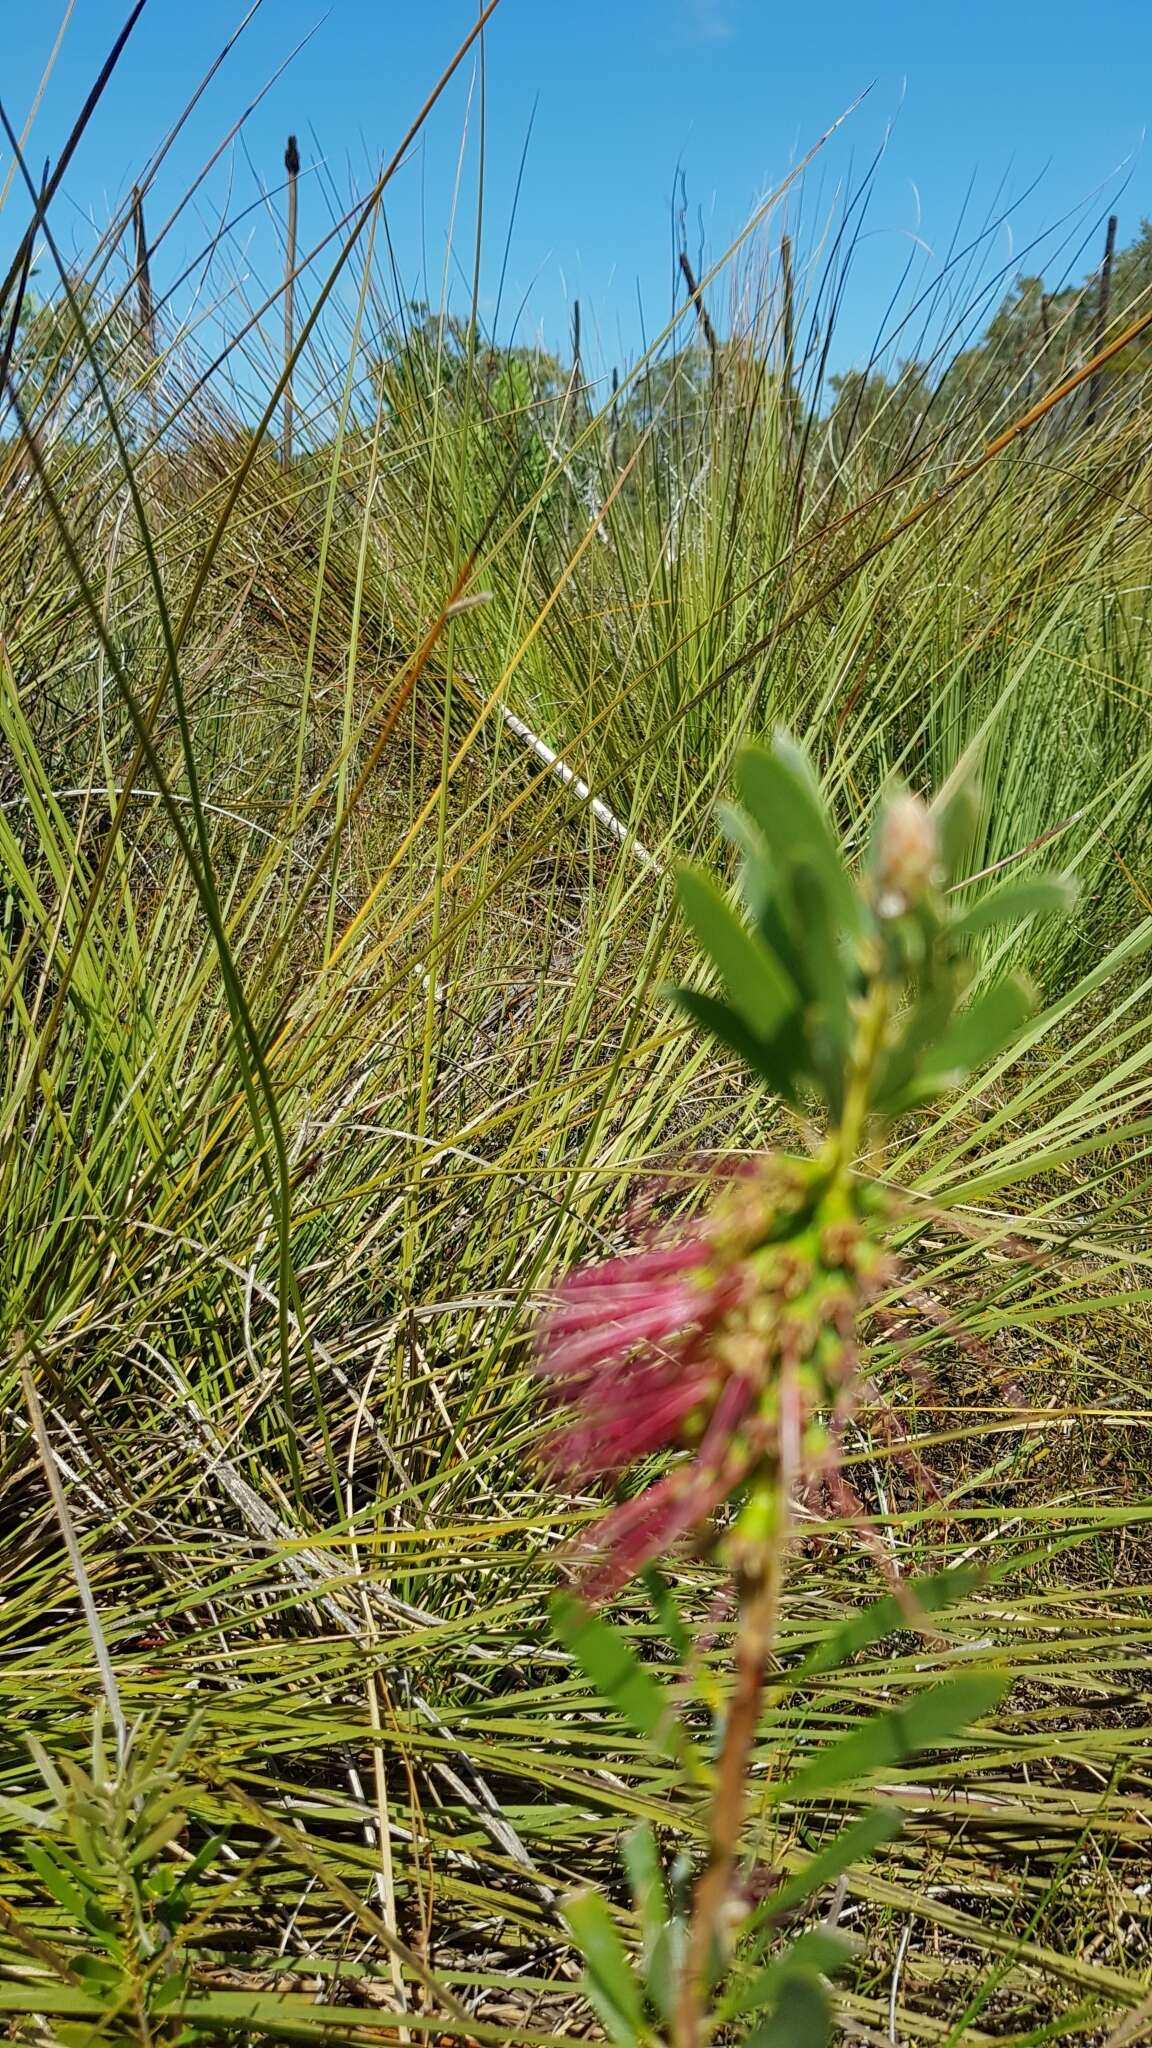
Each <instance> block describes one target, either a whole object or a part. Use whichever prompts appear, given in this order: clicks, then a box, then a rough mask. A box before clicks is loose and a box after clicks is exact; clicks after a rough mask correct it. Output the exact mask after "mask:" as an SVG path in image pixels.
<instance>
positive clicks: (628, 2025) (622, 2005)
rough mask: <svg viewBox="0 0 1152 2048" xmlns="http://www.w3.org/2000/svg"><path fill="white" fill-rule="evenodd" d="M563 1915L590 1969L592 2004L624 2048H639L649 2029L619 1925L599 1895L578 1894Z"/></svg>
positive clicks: (589, 1982)
mask: <svg viewBox="0 0 1152 2048" xmlns="http://www.w3.org/2000/svg"><path fill="white" fill-rule="evenodd" d="M563 1913H564V1918H565V1920H566V1921H567V1923H568V1929H569V1932H570V1933H571V1936H572V1939H573V1941H574V1942H575V1944H576V1946H577V1948H578V1949H579V1951H580V1953H581V1955H582V1956H583V1958H584V1962H585V1965H586V1968H587V1979H586V1983H585V1989H586V1990H587V1993H588V1999H589V2003H590V2004H592V2005H593V2006H594V2007H595V2008H596V2012H597V2014H598V2015H599V2017H600V2019H601V2020H602V2021H603V2023H604V2025H605V2026H606V2027H607V2029H608V2032H609V2034H610V2035H611V2037H612V2039H613V2041H616V2042H618V2043H619V2044H620V2048H636V2043H637V2042H639V2041H643V2040H646V2039H647V2038H648V2035H649V2029H648V2028H647V2027H646V2026H645V2024H644V2005H643V1997H642V1994H641V1990H640V1986H639V1984H638V1983H637V1981H636V1978H635V1976H634V1975H633V1971H632V1965H631V1963H630V1962H629V1961H628V1957H627V1955H626V1954H625V1951H624V1944H623V1942H622V1941H621V1939H620V1934H619V1931H618V1929H617V1926H616V1922H615V1921H614V1920H613V1918H612V1915H611V1913H610V1912H609V1911H608V1908H607V1906H606V1905H605V1903H604V1900H603V1899H602V1898H601V1896H600V1894H599V1892H577V1893H576V1895H575V1896H574V1897H573V1898H570V1899H567V1900H566V1901H565V1903H564V1907H563Z"/></svg>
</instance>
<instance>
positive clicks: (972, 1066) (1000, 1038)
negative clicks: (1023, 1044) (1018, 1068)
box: [903, 974, 1036, 1105]
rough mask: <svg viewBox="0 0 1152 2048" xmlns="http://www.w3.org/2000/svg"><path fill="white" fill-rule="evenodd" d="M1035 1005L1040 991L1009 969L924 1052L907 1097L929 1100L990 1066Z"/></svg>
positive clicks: (905, 1094) (906, 1093)
mask: <svg viewBox="0 0 1152 2048" xmlns="http://www.w3.org/2000/svg"><path fill="white" fill-rule="evenodd" d="M1035 1007H1036V995H1035V991H1034V989H1033V987H1032V985H1031V983H1030V982H1028V981H1026V980H1025V978H1024V976H1023V975H1019V974H1009V975H1006V976H1005V977H1004V979H1003V980H1002V981H997V982H995V983H993V986H992V987H991V988H990V989H987V990H985V993H984V994H983V995H982V996H977V998H976V1001H975V1002H974V1003H971V1004H970V1005H969V1007H968V1008H967V1009H966V1010H962V1011H961V1012H960V1015H959V1016H958V1017H957V1018H956V1019H955V1020H954V1022H953V1023H952V1024H951V1025H950V1026H949V1028H948V1030H947V1031H946V1032H945V1033H944V1036H943V1038H942V1039H940V1040H939V1042H938V1044H936V1045H934V1046H933V1047H932V1049H931V1051H930V1052H928V1053H927V1054H926V1055H925V1061H924V1065H923V1067H922V1068H921V1069H920V1071H919V1073H917V1074H915V1075H914V1076H913V1078H912V1080H911V1081H910V1083H909V1085H908V1087H907V1089H906V1090H905V1092H904V1097H903V1100H904V1103H905V1104H906V1105H907V1104H911V1103H914V1102H922V1101H926V1100H928V1099H929V1098H930V1097H931V1096H933V1095H937V1094H939V1093H940V1092H941V1091H942V1090H943V1089H945V1088H951V1087H954V1086H955V1085H956V1083H957V1082H958V1081H962V1080H964V1079H965V1077H966V1076H967V1075H968V1074H971V1073H974V1072H976V1070H977V1069H978V1068H980V1067H984V1066H987V1065H988V1062H989V1061H990V1060H993V1059H995V1057H996V1055H997V1053H1000V1052H1003V1050H1004V1048H1005V1046H1008V1045H1010V1044H1011V1042H1012V1040H1013V1039H1014V1038H1015V1037H1016V1035H1017V1033H1018V1032H1019V1031H1020V1030H1022V1028H1023V1026H1024V1025H1025V1024H1026V1023H1027V1022H1028V1019H1029V1017H1030V1016H1031V1015H1032V1013H1033V1011H1034V1009H1035Z"/></svg>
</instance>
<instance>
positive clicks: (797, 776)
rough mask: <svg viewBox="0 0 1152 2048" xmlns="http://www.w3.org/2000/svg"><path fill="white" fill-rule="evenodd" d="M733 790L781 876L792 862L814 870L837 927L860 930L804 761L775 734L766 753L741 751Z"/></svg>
mask: <svg viewBox="0 0 1152 2048" xmlns="http://www.w3.org/2000/svg"><path fill="white" fill-rule="evenodd" d="M735 775H736V787H737V789H738V790H739V792H740V797H741V801H742V802H743V803H744V805H745V807H746V808H747V810H748V811H749V813H750V814H751V816H752V818H753V820H754V822H755V823H756V824H757V825H758V826H759V828H760V831H761V832H762V833H763V835H764V838H765V841H766V842H767V845H768V849H769V852H770V853H771V855H772V857H773V859H774V861H775V862H776V865H777V867H778V869H779V870H780V873H781V875H782V876H783V875H789V876H790V875H791V873H792V869H793V866H794V864H795V862H796V861H798V860H804V861H807V863H808V864H809V865H810V866H811V867H812V868H814V869H815V871H816V873H817V874H818V875H819V877H820V880H821V882H822V883H823V886H824V888H825V890H826V892H827V896H828V901H829V904H830V905H831V908H832V914H833V916H834V918H835V920H836V922H837V924H838V925H841V926H842V927H843V928H844V929H845V930H847V931H850V932H855V931H857V930H858V929H859V925H860V916H861V904H860V898H859V896H858V895H857V893H856V890H855V888H854V887H853V884H852V881H851V878H850V876H849V874H848V871H847V869H846V868H845V866H844V862H843V859H842V858H841V854H840V848H839V846H838V844H837V841H836V835H835V833H834V832H833V830H832V825H831V821H830V819H829V817H828V813H827V810H826V809H825V806H824V799H823V797H822V795H821V793H820V785H819V783H818V782H817V780H816V776H815V773H814V772H813V769H812V765H811V763H810V761H809V759H808V756H807V755H806V754H805V753H804V752H803V751H802V750H801V748H799V747H798V746H797V745H796V744H795V742H794V741H793V740H790V739H788V738H786V737H785V736H784V735H783V734H780V735H779V736H778V737H777V739H776V742H775V745H774V746H773V748H772V751H771V753H769V752H768V749H767V748H766V747H746V748H744V750H743V751H742V752H741V753H740V754H739V756H738V757H737V761H736V770H735Z"/></svg>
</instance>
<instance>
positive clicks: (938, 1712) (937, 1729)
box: [772, 1673, 1007, 1801]
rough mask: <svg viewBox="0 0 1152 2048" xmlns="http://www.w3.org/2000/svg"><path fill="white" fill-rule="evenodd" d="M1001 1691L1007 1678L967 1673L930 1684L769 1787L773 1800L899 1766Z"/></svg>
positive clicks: (809, 1793) (963, 1722)
mask: <svg viewBox="0 0 1152 2048" xmlns="http://www.w3.org/2000/svg"><path fill="white" fill-rule="evenodd" d="M1006 1689H1007V1680H1006V1679H1004V1678H1001V1677H999V1676H997V1675H995V1674H992V1673H987V1674H985V1673H973V1675H972V1676H971V1677H970V1678H954V1679H951V1680H950V1681H948V1683H946V1684H944V1685H934V1686H930V1687H929V1689H928V1690H927V1691H926V1692H923V1693H921V1694H920V1695H919V1696H918V1698H916V1699H914V1700H911V1701H909V1703H908V1705H907V1706H903V1707H893V1708H892V1709H890V1711H889V1712H888V1713H885V1714H873V1715H872V1716H871V1718H870V1719H869V1720H867V1721H865V1722H864V1724H863V1726H862V1727H860V1728H853V1729H852V1731H851V1733H850V1734H848V1735H844V1736H842V1737H841V1739H840V1741H839V1742H834V1743H832V1744H830V1745H829V1747H828V1748H827V1749H821V1750H818V1751H817V1753H816V1755H815V1756H814V1757H812V1758H811V1760H810V1762H808V1763H807V1764H805V1766H804V1768H803V1769H802V1770H801V1771H799V1772H798V1773H797V1775H796V1776H795V1777H794V1778H792V1779H790V1780H789V1782H788V1783H787V1784H786V1785H782V1786H780V1787H779V1788H775V1789H774V1791H773V1795H772V1796H773V1798H774V1799H775V1800H778V1801H779V1800H789V1801H791V1800H796V1799H808V1798H811V1796H812V1794H813V1793H815V1792H828V1791H830V1790H831V1789H832V1788H833V1786H836V1785H849V1784H854V1783H856V1782H857V1781H858V1780H859V1779H861V1778H866V1777H868V1776H870V1775H871V1773H872V1772H873V1771H878V1770H882V1769H883V1768H884V1766H885V1765H888V1764H898V1763H903V1762H904V1760H905V1758H907V1757H910V1756H913V1755H915V1753H916V1751H917V1750H919V1749H925V1748H928V1747H930V1746H931V1745H932V1744H934V1743H937V1742H945V1741H947V1740H948V1739H949V1738H950V1737H951V1736H953V1735H955V1734H956V1733H957V1732H958V1730H959V1729H961V1728H963V1727H964V1726H965V1725H966V1724H967V1723H968V1722H970V1721H975V1720H977V1719H978V1718H979V1717H980V1715H981V1714H986V1713H988V1712H989V1710H990V1709H991V1708H992V1707H994V1706H995V1705H996V1703H997V1701H998V1700H1000V1699H1001V1698H1002V1697H1003V1695H1004V1693H1005V1691H1006Z"/></svg>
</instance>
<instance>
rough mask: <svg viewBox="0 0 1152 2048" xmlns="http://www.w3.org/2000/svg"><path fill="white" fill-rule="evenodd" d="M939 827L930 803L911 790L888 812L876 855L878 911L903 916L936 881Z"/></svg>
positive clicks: (885, 915) (884, 819)
mask: <svg viewBox="0 0 1152 2048" xmlns="http://www.w3.org/2000/svg"><path fill="white" fill-rule="evenodd" d="M937 864H938V849H937V842H936V824H935V820H934V819H933V817H932V813H931V812H930V810H929V809H928V806H927V804H926V803H924V802H923V801H922V799H921V798H920V797H918V796H913V795H912V794H911V792H910V791H905V793H904V794H903V795H902V796H898V797H895V798H893V800H892V802H891V803H890V804H889V805H888V807H887V809H886V810H885V812H884V817H883V820H882V822H881V826H880V837H879V842H878V845H877V852H876V908H877V910H878V911H879V913H880V916H881V917H903V915H904V913H905V911H906V910H910V909H911V907H912V905H913V904H914V903H917V902H919V900H920V898H921V896H923V894H924V891H925V890H926V889H927V888H928V887H929V886H930V885H931V884H932V882H934V881H935V879H936V873H937Z"/></svg>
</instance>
